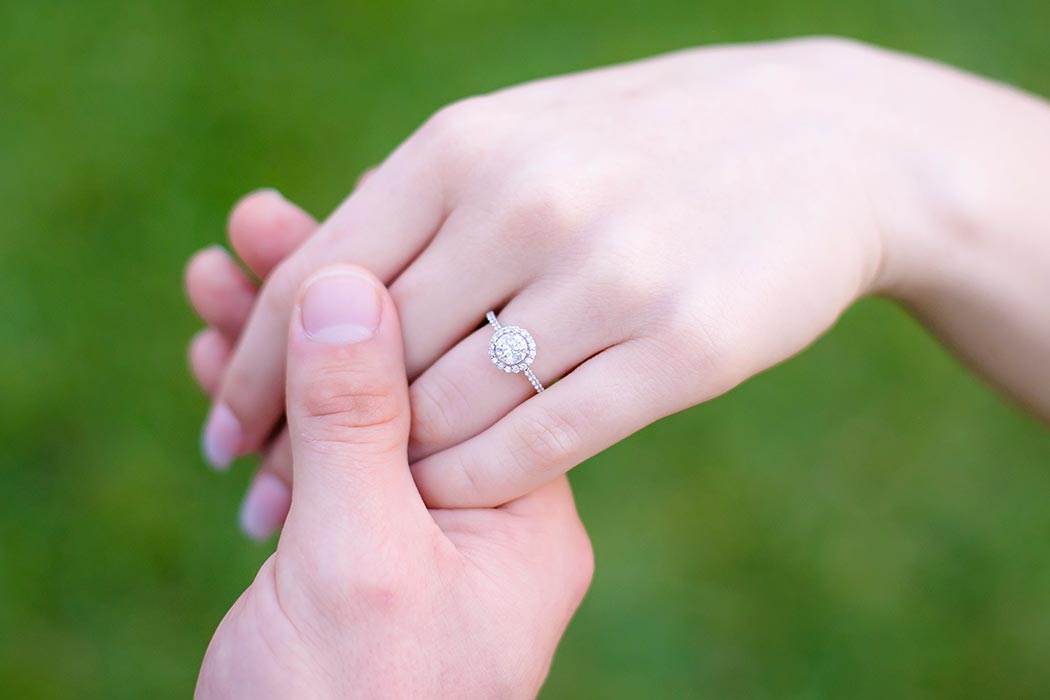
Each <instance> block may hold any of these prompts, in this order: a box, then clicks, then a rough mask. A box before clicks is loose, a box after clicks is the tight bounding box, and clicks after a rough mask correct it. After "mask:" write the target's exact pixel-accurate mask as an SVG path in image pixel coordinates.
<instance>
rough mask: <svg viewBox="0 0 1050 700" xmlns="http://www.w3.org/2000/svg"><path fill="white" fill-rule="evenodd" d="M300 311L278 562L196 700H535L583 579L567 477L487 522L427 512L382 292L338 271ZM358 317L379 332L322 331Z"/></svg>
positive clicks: (326, 274) (251, 596) (301, 298)
mask: <svg viewBox="0 0 1050 700" xmlns="http://www.w3.org/2000/svg"><path fill="white" fill-rule="evenodd" d="M347 279H349V280H351V281H352V284H351V285H350V286H349V287H347V286H346V283H345V282H344V280H347ZM333 280H334V281H335V284H336V286H335V288H334V289H335V291H333V287H332V282H333ZM340 285H343V286H342V288H341V291H340ZM297 300H298V301H297V303H296V306H295V311H294V314H293V318H292V319H291V322H290V328H289V332H288V353H287V361H288V374H287V382H288V383H287V386H288V403H287V406H288V421H289V426H290V431H289V435H290V444H291V450H292V454H293V456H294V459H295V465H296V466H295V468H296V488H295V494H294V499H293V501H292V504H291V511H290V512H289V514H288V519H287V523H286V525H285V527H284V529H283V531H282V533H281V538H280V542H279V543H278V547H277V551H276V552H275V553H274V554H273V555H272V556H271V557H270V558H269V559H268V560H267V561H266V563H265V564H264V565H263V566H262V568H261V569H260V571H259V574H258V575H257V576H256V578H255V580H254V582H253V583H252V585H251V586H250V587H249V588H248V589H247V590H246V591H245V592H244V594H243V595H242V596H241V597H240V599H238V601H237V602H236V603H235V604H234V606H233V607H232V608H231V609H230V611H229V613H228V614H227V615H226V617H225V618H224V619H223V621H222V623H221V624H220V625H219V628H218V630H217V631H216V633H215V636H214V638H213V639H212V642H211V644H210V646H209V647H208V652H207V654H206V656H205V659H204V663H203V666H202V668H201V673H200V677H199V680H198V684H197V692H196V697H197V698H201V699H207V698H228V697H246V698H290V697H303V698H306V697H309V698H345V697H367V698H436V697H448V692H449V689H450V688H454V689H455V690H456V696H457V697H465V698H467V697H469V698H474V697H476V698H493V697H499V698H531V697H535V695H536V693H537V692H538V690H539V687H540V685H541V684H542V682H543V680H544V678H545V676H546V673H547V669H548V667H549V664H550V660H551V657H552V655H553V652H554V648H555V646H556V644H557V641H558V639H559V638H560V637H561V635H562V633H563V631H564V629H565V626H566V624H567V623H568V621H569V618H570V617H571V616H572V613H573V612H574V611H575V609H576V607H577V606H578V605H579V602H580V600H581V599H582V597H583V593H584V591H585V590H586V588H587V586H588V584H589V582H590V577H591V572H592V566H593V563H592V562H593V560H592V555H591V549H590V543H589V541H588V539H587V536H586V533H585V532H584V530H583V526H582V524H581V523H580V520H579V517H578V516H577V514H576V510H575V507H574V505H573V501H572V495H571V492H570V490H569V487H568V483H567V481H566V480H565V479H564V478H562V479H558V480H556V481H554V482H552V483H551V484H549V485H547V486H544V487H543V488H541V489H539V490H537V491H535V492H533V493H532V494H530V495H528V496H526V497H523V498H520V499H517V500H515V501H513V502H511V503H508V504H506V505H505V506H502V507H500V508H496V509H457V510H430V511H428V510H427V508H426V506H425V505H424V503H423V500H422V498H421V497H420V495H419V493H418V491H417V489H416V487H415V484H414V483H413V481H412V476H411V472H410V470H409V466H408V460H407V456H406V455H407V449H408V433H409V407H408V385H407V383H406V379H405V368H404V363H403V357H402V350H401V348H402V344H401V333H400V327H399V324H398V319H397V313H396V310H395V308H394V304H393V302H392V300H391V299H390V297H389V294H388V293H387V292H386V290H385V289H384V288H383V287H382V285H381V284H380V283H379V282H378V281H377V280H375V278H374V277H372V276H371V275H370V274H369V273H368V272H367V271H364V270H362V269H361V268H355V267H351V266H338V267H334V268H332V267H330V268H326V269H324V270H322V271H320V272H319V273H318V274H317V275H315V276H314V277H313V278H311V279H310V280H308V281H307V282H306V283H305V285H304V290H303V291H302V292H301V293H300V294H299V295H297ZM369 305H370V306H371V307H372V308H373V309H375V310H376V313H373V314H372V315H373V319H372V322H370V323H368V324H361V323H358V321H359V319H349V321H350V322H352V323H357V325H353V326H351V325H347V324H346V323H343V324H336V325H335V326H333V325H332V323H333V321H334V320H338V319H334V317H335V316H338V315H340V314H343V315H346V309H348V308H353V309H356V311H357V312H358V313H357V315H358V316H360V315H361V313H360V311H361V309H362V308H364V307H366V306H369ZM318 309H321V310H320V311H319V310H318ZM322 317H326V318H322ZM230 318H231V319H232V318H233V317H232V316H231V317H230ZM319 319H320V321H319ZM233 320H236V319H233ZM348 328H350V329H351V330H352V332H350V333H348V332H347V329H348Z"/></svg>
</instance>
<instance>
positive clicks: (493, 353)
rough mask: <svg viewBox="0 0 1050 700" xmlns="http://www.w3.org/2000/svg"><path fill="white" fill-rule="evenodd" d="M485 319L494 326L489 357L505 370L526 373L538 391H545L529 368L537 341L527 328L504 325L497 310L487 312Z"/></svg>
mask: <svg viewBox="0 0 1050 700" xmlns="http://www.w3.org/2000/svg"><path fill="white" fill-rule="evenodd" d="M485 320H486V321H488V322H489V325H490V326H492V329H493V331H495V332H494V333H493V334H492V340H490V341H489V359H490V360H492V364H494V365H496V366H497V367H499V368H500V369H501V370H503V371H504V372H509V373H513V374H518V373H519V372H520V373H522V374H524V375H525V377H526V378H527V379H528V380H529V383H530V384H532V388H533V389H535V390H536V393H537V394H538V393H540V392H541V391H543V385H542V384H540V380H539V379H537V378H536V375H535V374H533V373H532V370H531V369H529V365H531V364H532V361H533V360H535V359H536V341H534V340H533V339H532V335H530V334H529V332H528V331H527V330H525V329H524V328H521V327H519V326H503V325H500V322H499V321H497V320H496V314H495V312H492V311H489V312H488V313H487V314H485Z"/></svg>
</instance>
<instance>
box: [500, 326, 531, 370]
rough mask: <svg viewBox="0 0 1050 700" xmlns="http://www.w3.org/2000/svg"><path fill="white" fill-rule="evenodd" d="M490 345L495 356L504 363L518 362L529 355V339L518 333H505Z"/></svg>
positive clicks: (513, 363) (515, 363)
mask: <svg viewBox="0 0 1050 700" xmlns="http://www.w3.org/2000/svg"><path fill="white" fill-rule="evenodd" d="M492 346H493V347H492V349H493V351H494V352H495V354H496V357H497V358H498V359H499V361H500V362H502V363H504V364H506V365H517V364H520V363H521V362H523V361H524V360H525V358H526V357H528V355H529V341H527V340H526V339H525V336H523V335H521V334H520V333H505V334H503V335H501V336H500V337H499V338H496V340H495V342H494V343H493V344H492Z"/></svg>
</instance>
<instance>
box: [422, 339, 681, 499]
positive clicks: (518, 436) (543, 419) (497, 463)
mask: <svg viewBox="0 0 1050 700" xmlns="http://www.w3.org/2000/svg"><path fill="white" fill-rule="evenodd" d="M648 346H649V343H647V342H646V341H642V340H629V341H627V342H624V343H621V344H619V345H615V346H613V347H612V348H609V349H608V350H605V351H603V352H601V353H599V354H598V355H595V356H594V357H592V358H591V359H589V360H587V361H586V362H584V363H583V364H582V365H580V366H579V367H577V368H576V369H575V370H573V371H572V372H571V373H569V374H568V375H567V376H566V377H565V378H564V379H562V380H560V381H558V382H557V383H555V384H554V385H553V386H551V387H550V388H548V389H547V390H546V391H544V392H543V393H542V394H538V395H536V396H533V397H531V398H529V399H528V400H527V401H525V402H524V403H522V404H521V405H519V406H518V407H517V408H515V409H514V410H513V411H511V412H510V413H509V414H507V415H506V416H505V417H504V418H502V419H501V420H500V421H498V422H497V423H496V424H495V425H493V426H492V427H490V428H488V429H487V430H485V431H483V432H482V433H480V434H478V435H476V436H475V437H473V438H470V439H469V440H466V441H464V442H461V443H459V444H458V445H455V446H454V447H450V448H448V449H446V450H444V451H442V452H438V453H436V454H433V455H431V456H429V457H426V458H424V459H422V460H420V461H418V462H416V463H415V464H413V465H412V474H413V476H414V477H415V480H416V485H417V486H418V488H419V492H420V494H421V495H422V496H423V500H424V501H426V503H427V506H428V507H430V508H476V507H491V506H497V505H501V504H503V503H507V502H508V501H510V500H512V499H514V498H517V497H519V496H522V495H524V494H527V493H529V492H531V491H533V490H534V489H536V488H538V487H539V486H541V485H543V484H545V483H547V482H549V481H551V480H553V479H554V478H556V477H557V476H560V475H561V474H564V473H565V472H567V471H568V470H570V469H572V468H573V467H575V466H576V465H577V464H579V463H580V462H583V461H584V460H585V459H587V458H589V457H591V456H593V455H595V454H597V453H598V452H600V451H601V450H603V449H605V448H606V447H609V446H610V445H613V444H614V443H616V442H619V441H620V440H622V439H623V438H625V437H627V436H628V435H630V434H631V433H633V432H635V431H637V430H639V429H641V428H643V427H644V426H646V425H648V424H649V423H651V422H653V421H655V420H657V419H659V418H661V417H663V416H665V415H668V414H670V413H673V412H675V411H677V410H680V409H681V408H683V407H684V406H675V405H672V404H671V402H670V401H668V399H667V397H669V396H674V395H676V394H677V393H678V392H673V391H671V387H670V376H669V375H670V373H666V372H665V373H663V375H664V376H667V377H668V382H667V386H664V385H662V383H661V381H660V380H659V379H654V376H657V377H659V373H654V371H653V369H654V360H655V358H654V355H653V353H652V352H650V351H649V350H648Z"/></svg>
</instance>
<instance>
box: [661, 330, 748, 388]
mask: <svg viewBox="0 0 1050 700" xmlns="http://www.w3.org/2000/svg"><path fill="white" fill-rule="evenodd" d="M666 326H667V327H666V328H664V329H663V330H658V331H656V332H655V333H654V335H653V342H652V344H651V345H650V348H651V352H650V354H649V358H650V361H651V362H652V363H653V365H654V366H656V367H660V368H663V372H664V374H665V376H666V377H667V379H668V381H669V382H670V383H677V382H680V381H681V378H685V382H686V383H685V388H686V389H687V391H688V393H689V394H690V396H691V397H692V400H693V401H694V402H701V401H707V400H709V399H712V398H714V397H716V396H720V395H721V394H724V393H725V392H726V391H729V390H730V389H731V388H733V387H734V386H736V384H738V383H739V382H740V381H741V378H742V377H743V376H745V374H744V370H743V368H742V366H741V364H742V358H741V355H740V353H739V352H734V350H733V348H735V347H737V346H738V344H737V343H735V342H734V341H733V340H732V338H731V334H732V333H733V330H732V327H731V324H730V323H729V322H728V321H727V320H726V319H721V318H719V317H718V316H717V315H716V314H715V312H713V311H711V310H708V311H707V312H705V313H697V314H693V315H690V316H689V317H688V318H679V319H678V320H676V321H674V322H667V323H666ZM679 386H681V385H679Z"/></svg>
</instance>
